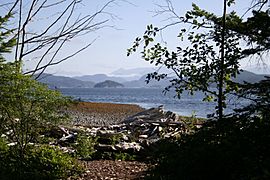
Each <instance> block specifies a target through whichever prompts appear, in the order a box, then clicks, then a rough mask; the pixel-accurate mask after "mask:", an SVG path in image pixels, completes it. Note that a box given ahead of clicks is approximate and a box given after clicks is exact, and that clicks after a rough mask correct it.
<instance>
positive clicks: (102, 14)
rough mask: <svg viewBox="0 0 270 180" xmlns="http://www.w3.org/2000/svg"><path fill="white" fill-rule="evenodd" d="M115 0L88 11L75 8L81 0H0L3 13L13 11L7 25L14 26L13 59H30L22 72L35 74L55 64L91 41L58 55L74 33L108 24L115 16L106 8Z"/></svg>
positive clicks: (76, 34) (22, 61) (93, 29)
mask: <svg viewBox="0 0 270 180" xmlns="http://www.w3.org/2000/svg"><path fill="white" fill-rule="evenodd" d="M115 2H116V0H109V1H107V3H105V4H104V5H103V6H102V7H101V8H99V9H98V10H96V11H94V12H93V13H92V14H83V13H81V12H79V11H78V9H79V8H80V7H82V6H84V4H83V0H56V1H50V0H41V1H40V0H32V1H24V0H15V1H14V2H10V3H6V2H2V4H0V8H1V9H3V13H6V14H8V15H11V14H13V16H14V18H13V21H12V22H11V23H9V25H8V26H6V27H7V28H12V29H15V30H16V31H13V34H12V36H13V37H12V38H15V39H16V40H17V44H16V47H15V51H14V60H15V61H20V62H21V63H22V64H24V63H26V62H27V61H31V63H32V64H34V68H33V69H29V70H24V74H30V75H33V74H35V73H37V76H35V77H36V78H38V77H39V76H40V75H41V74H42V73H43V72H44V71H45V70H46V69H47V67H49V66H52V65H56V64H59V63H61V62H63V61H66V60H67V59H70V58H72V57H73V56H75V55H77V54H78V53H80V52H81V51H83V50H85V49H86V48H88V47H89V46H91V44H92V43H93V42H94V41H95V39H94V40H93V41H92V42H88V44H86V45H85V46H83V47H81V48H80V49H78V50H74V52H71V53H70V54H67V55H64V56H63V55H60V54H61V50H62V49H63V48H64V47H65V46H66V45H67V44H68V42H70V41H71V40H74V39H76V38H78V37H81V36H85V35H86V34H89V33H91V32H94V31H97V30H99V29H101V28H104V27H111V26H110V24H109V21H110V20H111V19H113V18H115V16H114V15H113V14H111V13H109V12H107V11H106V9H107V8H108V7H109V6H110V5H111V4H113V3H115Z"/></svg>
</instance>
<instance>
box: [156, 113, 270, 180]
mask: <svg viewBox="0 0 270 180" xmlns="http://www.w3.org/2000/svg"><path fill="white" fill-rule="evenodd" d="M269 129H270V124H269V123H268V122H267V121H261V119H260V118H258V117H250V118H248V117H230V118H227V119H224V120H222V121H213V122H209V123H207V125H205V127H203V128H202V129H200V130H198V131H197V132H196V133H195V134H193V135H188V136H186V137H183V138H181V139H180V140H179V141H178V142H167V143H169V144H171V145H170V147H171V148H170V149H169V150H168V148H166V149H164V151H162V149H160V148H159V147H161V146H163V145H164V143H160V144H159V146H157V148H158V149H159V152H157V153H156V154H155V156H154V157H152V158H153V159H157V160H158V163H159V165H158V166H157V167H156V168H155V169H154V170H153V171H152V177H151V179H183V180H185V179H188V180H190V179H196V180H199V179H270V164H269V162H270V153H269V149H270V132H269Z"/></svg>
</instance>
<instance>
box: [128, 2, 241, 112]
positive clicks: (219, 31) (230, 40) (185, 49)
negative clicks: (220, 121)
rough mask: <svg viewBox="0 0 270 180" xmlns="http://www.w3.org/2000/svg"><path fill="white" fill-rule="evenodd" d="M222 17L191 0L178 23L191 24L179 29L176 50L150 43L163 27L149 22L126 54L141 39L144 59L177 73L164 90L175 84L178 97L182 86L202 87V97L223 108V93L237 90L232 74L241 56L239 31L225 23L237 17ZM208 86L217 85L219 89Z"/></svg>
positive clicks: (153, 75) (156, 75) (150, 76)
mask: <svg viewBox="0 0 270 180" xmlns="http://www.w3.org/2000/svg"><path fill="white" fill-rule="evenodd" d="M224 8H226V7H224ZM224 17H225V15H223V16H221V17H218V16H216V15H214V14H212V13H209V12H207V11H205V10H202V9H200V8H199V7H198V6H197V5H195V4H193V9H192V10H191V11H188V12H187V13H186V14H185V16H184V17H181V18H180V20H179V21H180V23H183V24H191V27H190V28H182V29H181V30H180V32H179V34H178V36H177V38H179V40H180V42H181V45H180V46H178V47H176V50H169V49H168V47H166V46H163V45H162V44H160V43H156V44H154V45H151V42H153V41H154V38H155V37H156V35H157V33H158V32H161V31H162V30H163V29H162V28H157V27H153V25H149V26H147V30H146V31H145V33H144V35H143V37H142V38H137V39H136V40H135V42H134V45H133V47H132V48H130V49H128V55H130V54H131V53H132V52H135V51H136V50H137V49H138V47H139V45H140V43H143V44H144V47H143V51H142V54H143V55H142V57H143V59H144V60H146V61H149V62H150V63H151V64H155V65H156V66H159V67H162V66H164V67H166V68H167V69H170V70H172V72H173V73H174V74H175V75H176V78H173V79H171V80H170V82H171V85H170V86H168V87H167V88H166V89H165V90H166V91H169V90H170V89H171V88H174V89H175V91H176V93H177V97H179V98H180V97H181V94H182V93H183V92H184V91H185V90H187V91H189V92H190V94H193V93H194V92H195V91H202V92H204V93H205V98H204V100H206V101H211V100H214V101H217V102H218V104H217V110H222V109H223V108H225V107H226V104H225V99H226V96H225V95H226V94H227V93H229V92H231V91H234V90H237V86H236V85H235V84H234V83H233V82H232V80H231V78H232V77H236V75H237V73H239V59H240V58H241V48H240V46H239V40H240V39H239V35H238V34H237V33H235V32H234V31H231V30H229V29H226V27H225V25H224V24H225V23H229V22H231V21H236V20H238V19H239V17H238V16H236V14H235V13H234V12H231V13H230V14H226V18H225V19H224ZM223 21H226V22H223ZM184 27H185V26H184ZM221 55H222V56H221ZM166 77H167V74H163V73H161V74H159V73H158V72H154V73H151V74H148V77H147V79H148V81H149V80H151V79H156V80H160V79H164V78H166ZM211 87H216V89H217V90H218V91H217V90H213V88H211ZM220 113H221V114H222V112H219V115H220Z"/></svg>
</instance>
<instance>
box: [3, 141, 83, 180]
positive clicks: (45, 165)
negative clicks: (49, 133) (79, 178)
mask: <svg viewBox="0 0 270 180" xmlns="http://www.w3.org/2000/svg"><path fill="white" fill-rule="evenodd" d="M14 148H15V147H12V148H10V149H9V153H8V154H6V156H5V157H4V159H5V161H6V162H5V166H4V167H1V169H2V170H3V171H1V172H2V174H1V176H0V179H66V178H67V177H69V176H76V175H78V174H80V173H82V168H81V167H80V166H79V165H78V163H77V162H76V160H75V159H74V158H72V157H70V156H69V155H68V154H65V153H63V152H62V151H60V150H59V149H57V148H53V147H49V146H40V147H29V148H28V149H27V151H26V156H25V159H24V162H20V161H18V160H19V159H20V158H19V156H18V155H17V154H16V150H14Z"/></svg>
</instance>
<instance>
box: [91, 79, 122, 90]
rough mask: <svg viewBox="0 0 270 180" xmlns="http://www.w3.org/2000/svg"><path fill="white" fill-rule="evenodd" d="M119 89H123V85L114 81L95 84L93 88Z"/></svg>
mask: <svg viewBox="0 0 270 180" xmlns="http://www.w3.org/2000/svg"><path fill="white" fill-rule="evenodd" d="M119 87H124V85H123V84H120V83H118V82H115V81H110V80H106V81H103V82H101V83H97V84H95V86H94V88H119Z"/></svg>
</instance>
